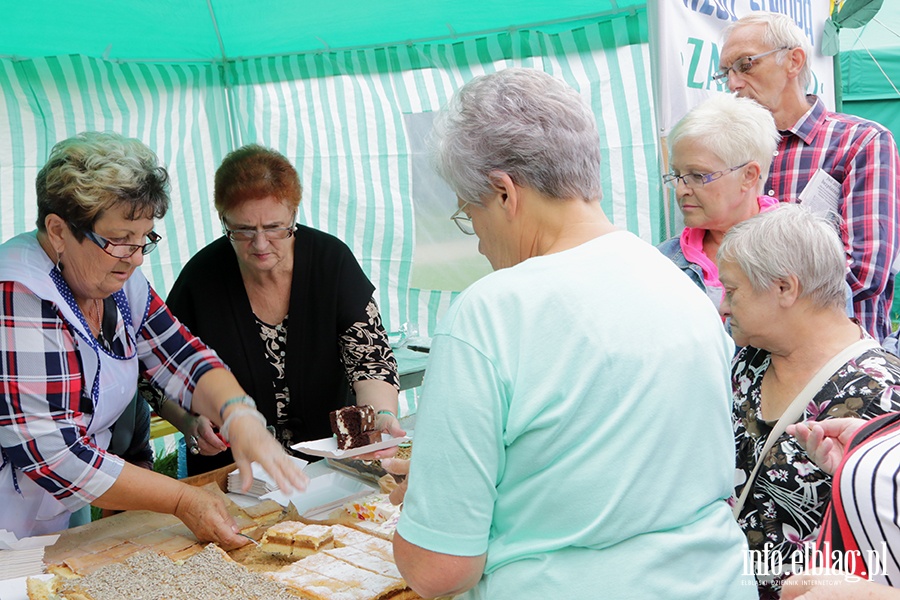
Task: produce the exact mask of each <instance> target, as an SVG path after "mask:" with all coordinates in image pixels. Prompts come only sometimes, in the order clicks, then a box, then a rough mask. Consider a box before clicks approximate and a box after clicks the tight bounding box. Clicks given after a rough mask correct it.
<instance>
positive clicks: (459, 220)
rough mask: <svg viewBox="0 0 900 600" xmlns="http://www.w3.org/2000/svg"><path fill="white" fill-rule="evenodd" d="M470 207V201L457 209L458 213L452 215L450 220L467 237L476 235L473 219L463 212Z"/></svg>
mask: <svg viewBox="0 0 900 600" xmlns="http://www.w3.org/2000/svg"><path fill="white" fill-rule="evenodd" d="M468 205H469V201H468V200H467V201H465V202H463V205H462V206H460V207H459V208H458V209H456V212H455V213H453V214H452V215H450V220H451V221H453V222H454V223H456V226H457V227H459V230H460V231H462V232H463V233H464V234H466V235H475V227H473V226H472V217H470V216H469V215H467V214H466V213H464V212H463V209H464V208H465V207H466V206H468Z"/></svg>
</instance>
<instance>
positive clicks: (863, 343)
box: [732, 337, 880, 519]
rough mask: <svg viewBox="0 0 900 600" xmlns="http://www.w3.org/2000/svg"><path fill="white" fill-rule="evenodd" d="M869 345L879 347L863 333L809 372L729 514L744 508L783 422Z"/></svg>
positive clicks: (795, 415) (793, 419)
mask: <svg viewBox="0 0 900 600" xmlns="http://www.w3.org/2000/svg"><path fill="white" fill-rule="evenodd" d="M870 348H880V346H879V345H878V342H876V341H875V340H873V339H872V338H869V337H867V338H864V339H861V340H859V341H856V342H854V343H852V344H850V345H849V346H847V347H846V348H844V349H843V350H841V351H840V352H838V353H837V354H835V355H834V356H833V357H831V359H830V360H829V361H828V362H827V363H825V364H824V365H822V368H821V369H819V370H818V371H817V372H816V374H815V375H813V376H812V379H810V380H809V381H808V382H807V384H806V385H805V386H804V387H803V389H802V390H800V393H799V394H797V396H796V397H795V398H794V399H793V400H792V401H791V404H790V406H788V407H787V408H786V409H785V411H784V413H783V414H782V415H781V418H780V419H778V422H777V423H775V427H773V428H772V431H771V432H770V433H769V437H768V438H766V444H765V445H764V446H763V449H762V452H761V453H760V455H759V460H757V461H756V465H755V466H754V467H753V471H751V472H750V476H749V477H747V482H746V483H745V484H744V489H743V490H742V491H741V496H740V498H738V500H737V502H736V503H735V505H734V507H733V508H732V514H734V518H735V519H736V518H738V516H740V514H741V509H743V508H744V504H745V503H746V502H747V496H748V494H749V493H750V489H751V488H752V487H753V484H754V483H756V476H757V474H758V473H759V468H760V467H761V466H762V462H763V460H764V459H765V457H766V456H768V454H769V451H770V450H771V449H772V446H774V445H775V442H777V441H778V438H780V437H781V434H783V433H784V431H785V430H786V429H787V426H788V425H790V424H792V423H796V422H797V419H799V418H800V415H802V414H803V411H804V410H805V409H806V407H807V406H808V405H809V403H810V401H811V400H812V399H813V398H814V397H815V395H816V392H818V391H819V390H821V389H822V386H824V385H825V383H826V382H827V381H828V380H829V379H830V378H831V376H832V375H834V374H835V373H836V372H837V370H838V369H840V368H841V367H842V366H844V365H845V364H846V363H847V361H849V360H850V359H852V358H855V357H857V356H859V355H860V354H862V353H863V352H865V351H866V350H868V349H870Z"/></svg>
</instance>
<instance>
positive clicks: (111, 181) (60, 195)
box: [36, 131, 169, 240]
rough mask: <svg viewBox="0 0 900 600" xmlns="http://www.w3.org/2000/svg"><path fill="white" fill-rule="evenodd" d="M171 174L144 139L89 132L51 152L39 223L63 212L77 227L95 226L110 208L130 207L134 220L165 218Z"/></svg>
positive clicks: (42, 177) (41, 176)
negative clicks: (143, 141) (142, 140)
mask: <svg viewBox="0 0 900 600" xmlns="http://www.w3.org/2000/svg"><path fill="white" fill-rule="evenodd" d="M168 186H169V174H168V173H167V172H166V170H165V169H164V168H163V167H161V166H160V165H159V163H158V161H157V158H156V155H155V154H154V153H153V151H152V150H150V148H148V147H147V146H145V145H144V144H143V143H142V142H141V141H139V140H136V139H132V138H126V137H123V136H121V135H119V134H117V133H100V132H96V131H87V132H84V133H80V134H78V135H76V136H74V137H70V138H68V139H65V140H63V141H61V142H59V143H58V144H56V145H55V146H53V149H52V150H50V157H49V158H48V159H47V163H46V164H45V165H44V167H43V168H42V169H41V170H40V172H39V173H38V176H37V181H36V187H37V205H38V219H37V226H38V229H39V230H40V231H44V230H45V221H46V218H47V216H48V215H51V214H55V215H59V216H60V217H61V218H62V219H63V220H64V221H66V222H67V223H69V224H70V227H73V234H74V235H75V236H76V239H79V240H80V239H82V236H83V234H82V230H88V231H90V230H93V227H94V223H95V222H96V221H97V219H99V218H100V216H101V215H102V214H103V212H104V211H107V210H109V209H110V208H112V207H114V206H117V205H122V204H124V205H126V206H127V207H128V212H127V213H126V214H127V216H128V218H131V219H138V218H142V217H149V218H153V219H159V218H162V217H163V216H165V214H166V210H168V208H169V192H168Z"/></svg>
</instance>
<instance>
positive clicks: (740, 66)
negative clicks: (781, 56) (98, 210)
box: [712, 46, 791, 85]
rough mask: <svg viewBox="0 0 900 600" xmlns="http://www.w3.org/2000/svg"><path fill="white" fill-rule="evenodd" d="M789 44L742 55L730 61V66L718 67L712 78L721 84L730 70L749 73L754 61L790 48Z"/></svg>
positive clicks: (726, 78)
mask: <svg viewBox="0 0 900 600" xmlns="http://www.w3.org/2000/svg"><path fill="white" fill-rule="evenodd" d="M790 49H791V48H790V46H782V47H781V48H775V49H774V50H768V51H767V52H760V53H759V54H754V55H753V56H743V57H741V58H739V59H737V60H736V61H734V62H733V63H731V66H730V67H725V68H724V69H719V70H718V71H716V72H715V73H714V74H713V76H712V78H713V81H715V82H716V83H718V84H719V85H722V84H724V83H726V82H727V81H728V74H729V73H730V72H732V71H734V72H735V73H740V74H741V75H744V74H745V73H749V72H750V69H752V68H753V66H754V65H755V64H756V61H758V60H759V59H761V58H762V57H764V56H768V55H770V54H774V53H776V52H781V51H782V50H790Z"/></svg>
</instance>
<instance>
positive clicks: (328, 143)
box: [0, 14, 668, 334]
mask: <svg viewBox="0 0 900 600" xmlns="http://www.w3.org/2000/svg"><path fill="white" fill-rule="evenodd" d="M649 64H650V61H649V56H648V45H647V40H646V15H636V14H624V15H619V16H615V17H607V18H602V19H600V18H598V20H595V21H590V22H584V21H580V22H576V23H573V24H571V25H570V26H568V27H566V26H561V25H559V24H555V25H554V27H553V28H552V31H550V30H549V28H548V31H543V30H537V29H529V30H517V31H504V32H500V33H497V34H492V35H487V36H482V37H477V38H474V39H467V40H460V41H454V40H448V41H447V42H445V43H436V42H429V43H416V44H407V45H402V46H390V47H378V48H363V49H358V50H346V51H331V52H328V51H320V52H315V53H306V54H298V55H290V56H274V57H262V58H251V59H241V60H229V61H228V63H227V64H225V65H223V64H221V63H216V64H211V63H179V62H169V63H158V64H149V63H137V62H111V61H105V60H102V59H95V58H88V57H84V56H80V55H70V56H54V57H45V58H40V59H29V60H13V59H9V58H2V59H0V115H2V116H0V199H2V211H0V239H2V240H6V239H8V238H9V237H11V236H13V235H15V234H17V233H20V232H22V231H26V230H30V229H33V228H34V222H35V218H36V212H37V211H36V207H35V195H34V179H35V176H36V174H37V171H38V170H39V168H40V167H41V166H42V165H43V163H44V161H45V160H46V157H47V154H48V152H49V150H50V148H51V147H52V146H53V144H54V143H55V142H57V141H59V140H61V139H63V138H66V137H69V136H72V135H75V134H76V133H78V132H80V131H84V130H110V131H117V132H120V133H122V134H124V135H127V136H130V137H136V138H139V139H141V140H142V141H144V142H145V143H147V144H148V145H149V146H150V147H151V148H152V149H153V150H154V151H155V152H156V153H157V154H158V155H159V157H160V159H161V161H162V162H163V164H165V165H167V167H168V169H169V172H170V175H171V184H172V206H171V209H170V210H169V212H168V214H167V215H166V217H165V218H164V219H163V220H162V222H160V223H159V224H158V231H159V233H161V234H162V235H163V236H164V238H163V241H162V242H161V244H160V248H159V250H158V251H157V252H155V253H153V254H150V255H148V256H147V259H146V260H145V263H144V272H145V273H146V275H147V276H148V278H149V279H150V281H151V283H152V284H153V285H154V287H155V288H156V289H157V290H158V291H159V292H160V293H161V294H162V295H163V296H165V294H166V291H167V290H168V288H169V287H170V286H171V284H172V283H173V282H174V280H175V278H176V277H177V275H178V272H179V270H180V269H181V267H182V266H183V265H184V264H185V262H186V261H187V260H188V259H189V258H190V257H191V256H192V255H193V254H194V253H195V252H197V250H198V249H200V248H202V247H203V246H205V245H206V244H208V243H209V242H211V241H212V240H214V239H215V238H217V237H218V236H220V235H221V225H220V224H219V222H218V218H217V217H216V215H215V211H214V209H213V205H212V182H213V174H214V172H215V168H216V166H217V165H218V164H219V163H220V161H221V160H222V158H223V157H224V155H225V154H226V153H227V152H229V151H230V150H232V149H234V148H236V147H237V146H239V145H241V144H245V143H251V142H254V143H259V144H263V145H266V146H270V147H273V148H275V149H277V150H279V151H280V152H282V153H283V154H285V156H287V157H288V158H289V159H290V160H291V161H293V163H294V164H295V165H296V167H297V170H298V172H299V173H300V176H301V181H302V184H303V186H304V194H303V202H302V203H301V214H300V216H299V220H300V222H302V223H304V224H306V225H310V226H312V227H315V228H318V229H321V230H323V231H326V232H328V233H331V234H333V235H335V236H337V237H338V238H340V239H342V240H343V241H344V242H346V243H347V244H348V246H350V248H351V250H352V251H353V252H354V254H355V255H356V257H357V258H358V260H359V262H360V264H361V265H362V268H363V270H364V271H365V272H366V273H367V275H368V276H369V277H370V279H371V280H372V282H373V283H374V284H375V286H376V288H377V289H376V301H377V302H378V303H379V306H380V307H381V310H382V315H383V318H384V322H385V327H386V328H387V329H388V331H396V330H398V329H400V327H401V324H403V323H405V322H413V323H417V324H418V326H419V330H420V332H421V333H422V334H427V333H428V332H430V331H433V330H434V326H435V323H436V321H437V319H438V318H439V317H440V316H441V314H442V313H443V311H444V310H445V309H446V308H447V306H449V303H450V302H451V300H452V299H453V297H454V295H455V294H456V293H457V292H458V291H459V290H456V291H446V290H425V289H416V288H412V287H411V286H410V278H411V271H412V257H413V248H414V244H415V235H414V232H415V228H414V223H415V221H414V219H415V214H414V210H413V201H412V198H411V194H412V183H411V167H410V160H411V159H410V150H409V143H408V139H407V132H406V131H405V128H404V115H408V114H413V113H422V112H430V111H437V110H438V109H439V108H440V107H441V106H442V105H443V104H444V103H445V102H446V101H447V100H448V99H449V98H450V97H451V96H452V94H453V93H454V92H455V91H456V90H457V89H458V88H459V87H461V86H462V85H463V84H464V83H465V82H466V81H468V80H469V79H471V78H472V77H474V76H477V75H480V74H483V73H490V72H493V71H497V70H499V69H503V68H507V67H512V66H523V67H530V68H536V69H541V70H543V71H545V72H547V73H549V74H551V75H553V76H555V77H558V78H560V79H562V80H564V81H566V82H567V83H568V84H569V85H571V86H572V87H574V88H575V89H577V90H578V91H579V92H580V93H581V94H582V95H583V97H584V98H585V99H586V100H587V102H588V103H589V105H590V106H591V107H592V109H593V111H594V113H595V115H596V118H597V122H598V125H599V130H600V140H601V146H602V148H601V150H602V156H603V162H602V165H601V169H602V181H603V199H602V204H603V208H604V210H605V211H606V212H607V214H608V215H609V217H610V218H611V219H612V221H613V222H614V223H615V224H616V225H618V226H620V227H623V228H627V229H628V230H630V231H632V232H634V233H636V234H637V235H639V236H640V237H641V238H643V239H645V240H647V241H648V242H651V243H658V242H659V241H661V240H662V239H664V238H665V237H666V236H667V229H668V227H667V223H666V219H665V215H664V212H665V211H664V210H663V202H664V201H663V197H662V191H661V187H660V184H659V181H660V180H659V167H658V154H657V146H658V144H657V140H656V138H655V130H656V128H655V124H654V109H653V100H652V92H651V84H650V73H649V66H648V65H649ZM448 217H449V214H448Z"/></svg>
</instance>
